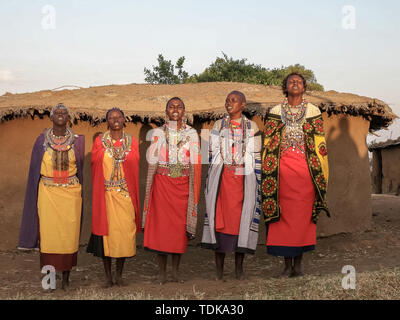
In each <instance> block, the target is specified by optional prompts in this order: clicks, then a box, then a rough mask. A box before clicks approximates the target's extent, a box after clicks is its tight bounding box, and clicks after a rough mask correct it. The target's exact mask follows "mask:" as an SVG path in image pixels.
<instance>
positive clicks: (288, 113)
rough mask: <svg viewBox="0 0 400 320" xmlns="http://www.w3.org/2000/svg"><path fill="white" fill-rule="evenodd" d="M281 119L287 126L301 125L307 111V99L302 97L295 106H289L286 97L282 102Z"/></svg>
mask: <svg viewBox="0 0 400 320" xmlns="http://www.w3.org/2000/svg"><path fill="white" fill-rule="evenodd" d="M281 108H282V121H283V123H284V124H285V125H287V126H295V125H301V124H303V122H304V119H305V115H306V111H307V101H306V100H305V99H303V101H302V102H301V104H300V105H299V106H296V107H292V108H291V107H290V106H289V102H288V99H287V98H286V99H285V100H284V101H283V103H282V106H281Z"/></svg>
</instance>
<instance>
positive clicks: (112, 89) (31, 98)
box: [0, 82, 396, 131]
mask: <svg viewBox="0 0 400 320" xmlns="http://www.w3.org/2000/svg"><path fill="white" fill-rule="evenodd" d="M232 90H240V91H242V92H243V93H244V94H245V95H246V97H247V110H246V111H247V112H248V113H249V114H259V115H260V116H262V117H263V116H264V115H265V114H266V112H267V111H268V109H269V108H271V107H273V106H275V105H277V104H279V103H281V102H282V100H283V94H282V91H281V89H280V87H268V86H263V85H253V84H246V83H232V82H217V83H198V84H183V85H150V84H130V85H110V86H101V87H91V88H86V89H76V90H58V91H56V90H46V91H39V92H34V93H24V94H9V93H7V94H5V95H4V96H1V97H0V121H5V120H10V119H13V118H15V117H20V116H26V115H31V116H34V115H35V114H39V115H40V114H44V113H48V112H49V110H50V109H51V108H52V107H53V106H55V105H57V104H59V103H63V104H64V105H66V106H67V107H68V108H70V110H71V111H72V112H73V113H74V117H75V119H85V120H88V121H90V122H91V123H92V124H97V123H100V122H102V121H104V117H105V113H106V110H108V109H109V108H112V107H119V108H121V109H122V110H124V112H125V114H126V115H127V120H128V121H138V120H139V121H144V120H159V119H160V118H162V117H164V112H165V111H164V110H165V103H166V102H167V100H168V99H169V98H171V97H174V96H179V97H181V98H182V99H183V100H184V102H185V105H186V113H187V114H188V116H189V118H190V117H193V116H197V117H199V118H202V119H217V118H220V117H221V116H222V115H223V114H224V113H225V108H224V103H225V98H226V95H227V94H228V93H229V92H231V91H232ZM305 97H306V99H308V101H309V102H311V103H313V104H315V105H317V106H318V107H319V108H320V109H321V111H326V112H327V113H328V114H329V115H330V114H337V113H345V114H349V115H354V116H363V117H364V118H366V119H368V120H369V121H371V126H370V129H371V131H375V130H378V129H381V128H384V127H387V126H388V125H389V124H390V123H391V122H392V121H393V119H394V118H396V115H395V114H394V113H393V112H392V110H391V109H390V107H389V106H388V105H387V104H385V103H384V102H383V101H380V100H377V99H372V98H367V97H361V96H357V95H354V94H347V93H338V92H336V91H327V92H317V91H314V92H309V93H308V94H307V95H306V96H305Z"/></svg>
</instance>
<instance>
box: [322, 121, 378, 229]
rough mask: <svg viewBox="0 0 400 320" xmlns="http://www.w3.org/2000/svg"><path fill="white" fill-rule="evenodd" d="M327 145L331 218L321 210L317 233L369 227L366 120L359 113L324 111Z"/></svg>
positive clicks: (367, 125)
mask: <svg viewBox="0 0 400 320" xmlns="http://www.w3.org/2000/svg"><path fill="white" fill-rule="evenodd" d="M323 118H324V123H325V137H326V140H327V148H328V161H329V184H328V195H327V198H328V199H327V202H328V207H329V208H330V213H331V218H327V217H326V216H325V214H322V215H321V217H320V220H319V222H318V228H317V232H318V235H319V236H329V235H333V234H337V233H342V232H359V231H365V230H368V229H370V228H371V222H372V203H371V176H370V173H369V172H370V169H369V159H368V148H367V143H366V137H367V133H368V130H369V122H368V121H367V120H365V119H363V118H362V117H353V116H346V115H343V114H341V115H332V116H330V117H328V116H327V115H326V114H323Z"/></svg>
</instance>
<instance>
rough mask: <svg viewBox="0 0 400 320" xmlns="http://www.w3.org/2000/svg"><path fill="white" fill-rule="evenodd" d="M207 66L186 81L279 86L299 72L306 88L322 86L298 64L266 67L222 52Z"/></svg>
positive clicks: (319, 89) (312, 74)
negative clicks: (220, 55) (291, 75)
mask: <svg viewBox="0 0 400 320" xmlns="http://www.w3.org/2000/svg"><path fill="white" fill-rule="evenodd" d="M222 55H223V57H222V58H220V57H217V59H216V60H215V62H213V63H212V64H211V65H210V66H209V67H208V68H206V69H205V70H204V71H203V72H202V73H200V74H198V75H197V74H194V75H192V76H190V77H189V78H188V79H187V80H186V82H215V81H228V82H245V83H254V84H264V85H273V86H280V85H282V81H283V80H284V79H285V77H286V76H287V75H288V74H290V73H291V72H300V73H301V74H302V75H303V76H304V78H305V79H306V80H307V86H308V90H318V91H323V90H324V87H323V86H322V85H321V84H319V83H318V82H317V79H316V77H315V75H314V72H313V71H312V70H310V69H306V68H305V67H304V66H302V65H300V64H295V65H291V66H288V67H284V66H282V67H280V68H274V69H267V68H265V67H263V66H261V65H256V64H252V63H248V62H247V59H236V60H235V59H233V58H232V57H228V55H226V54H225V53H222Z"/></svg>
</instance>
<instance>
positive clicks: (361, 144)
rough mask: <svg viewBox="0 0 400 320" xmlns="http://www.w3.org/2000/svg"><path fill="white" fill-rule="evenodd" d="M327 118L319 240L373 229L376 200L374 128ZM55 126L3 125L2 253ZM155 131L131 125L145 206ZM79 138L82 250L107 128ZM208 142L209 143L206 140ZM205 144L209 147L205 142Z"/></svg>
mask: <svg viewBox="0 0 400 320" xmlns="http://www.w3.org/2000/svg"><path fill="white" fill-rule="evenodd" d="M324 118H325V131H326V137H327V147H328V152H329V165H330V180H329V186H328V188H329V191H328V205H329V206H330V209H331V215H332V218H331V219H327V218H326V217H324V216H321V219H320V222H319V224H318V234H319V235H322V236H327V235H332V234H337V233H341V232H354V231H362V230H365V229H367V228H369V226H370V221H371V215H372V212H371V197H370V187H369V186H370V175H369V174H368V172H369V167H368V155H367V146H366V142H365V138H366V134H367V132H368V128H369V123H368V122H367V121H365V120H363V119H362V118H359V117H357V118H356V117H348V116H343V115H341V116H332V117H329V118H327V117H326V115H324ZM253 120H254V121H255V122H256V123H257V124H258V125H259V127H260V129H263V121H262V120H261V119H260V118H258V117H254V118H253ZM212 125H213V122H209V123H203V124H200V123H195V125H194V126H195V128H196V129H197V130H198V131H200V129H202V128H203V129H210V128H211V127H212ZM50 126H51V122H50V120H49V119H48V118H47V117H45V118H44V119H39V118H35V119H34V120H31V119H30V118H20V119H16V120H12V121H8V122H4V123H1V124H0V150H1V152H0V167H1V183H0V226H1V227H0V230H1V232H0V250H12V249H15V248H16V246H17V243H18V236H19V227H20V222H21V214H22V209H23V200H24V196H25V189H26V181H27V175H28V169H29V162H30V155H31V150H32V146H33V144H34V141H35V139H36V137H37V136H38V135H39V134H40V133H41V132H42V131H43V129H44V128H46V127H50ZM153 127H154V125H153V124H151V125H149V124H144V125H142V124H141V123H137V124H133V123H128V124H127V127H126V131H127V132H129V133H130V134H132V135H133V136H134V137H135V138H136V139H138V141H139V148H140V149H139V150H140V154H141V160H140V177H139V179H140V198H141V205H142V206H143V198H144V189H145V182H146V174H147V162H146V157H145V156H144V155H145V153H146V150H147V147H148V145H149V142H148V141H146V134H147V132H148V131H149V130H150V129H151V128H153ZM73 130H74V131H75V133H77V134H83V135H85V137H86V157H85V167H84V220H83V230H82V234H81V244H82V245H83V244H86V243H87V241H88V239H89V236H90V230H91V191H92V189H91V174H90V150H91V147H92V144H93V136H94V135H95V134H96V133H97V132H101V131H105V130H106V125H105V124H101V125H99V126H97V127H92V126H90V124H89V123H87V122H79V123H78V124H77V125H75V126H73ZM206 140H207V139H206ZM202 142H205V141H202ZM202 169H203V171H202V188H201V190H203V189H204V184H205V179H206V176H207V164H205V165H203V166H202ZM204 211H205V203H204V193H203V191H201V197H200V203H199V217H198V228H197V238H196V240H195V241H194V242H190V244H191V245H195V244H197V243H198V242H199V241H200V240H201V234H202V224H203V220H204ZM142 239H143V236H142V235H139V236H138V244H139V245H141V244H142ZM259 243H265V226H264V224H263V223H261V225H260V240H259Z"/></svg>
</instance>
